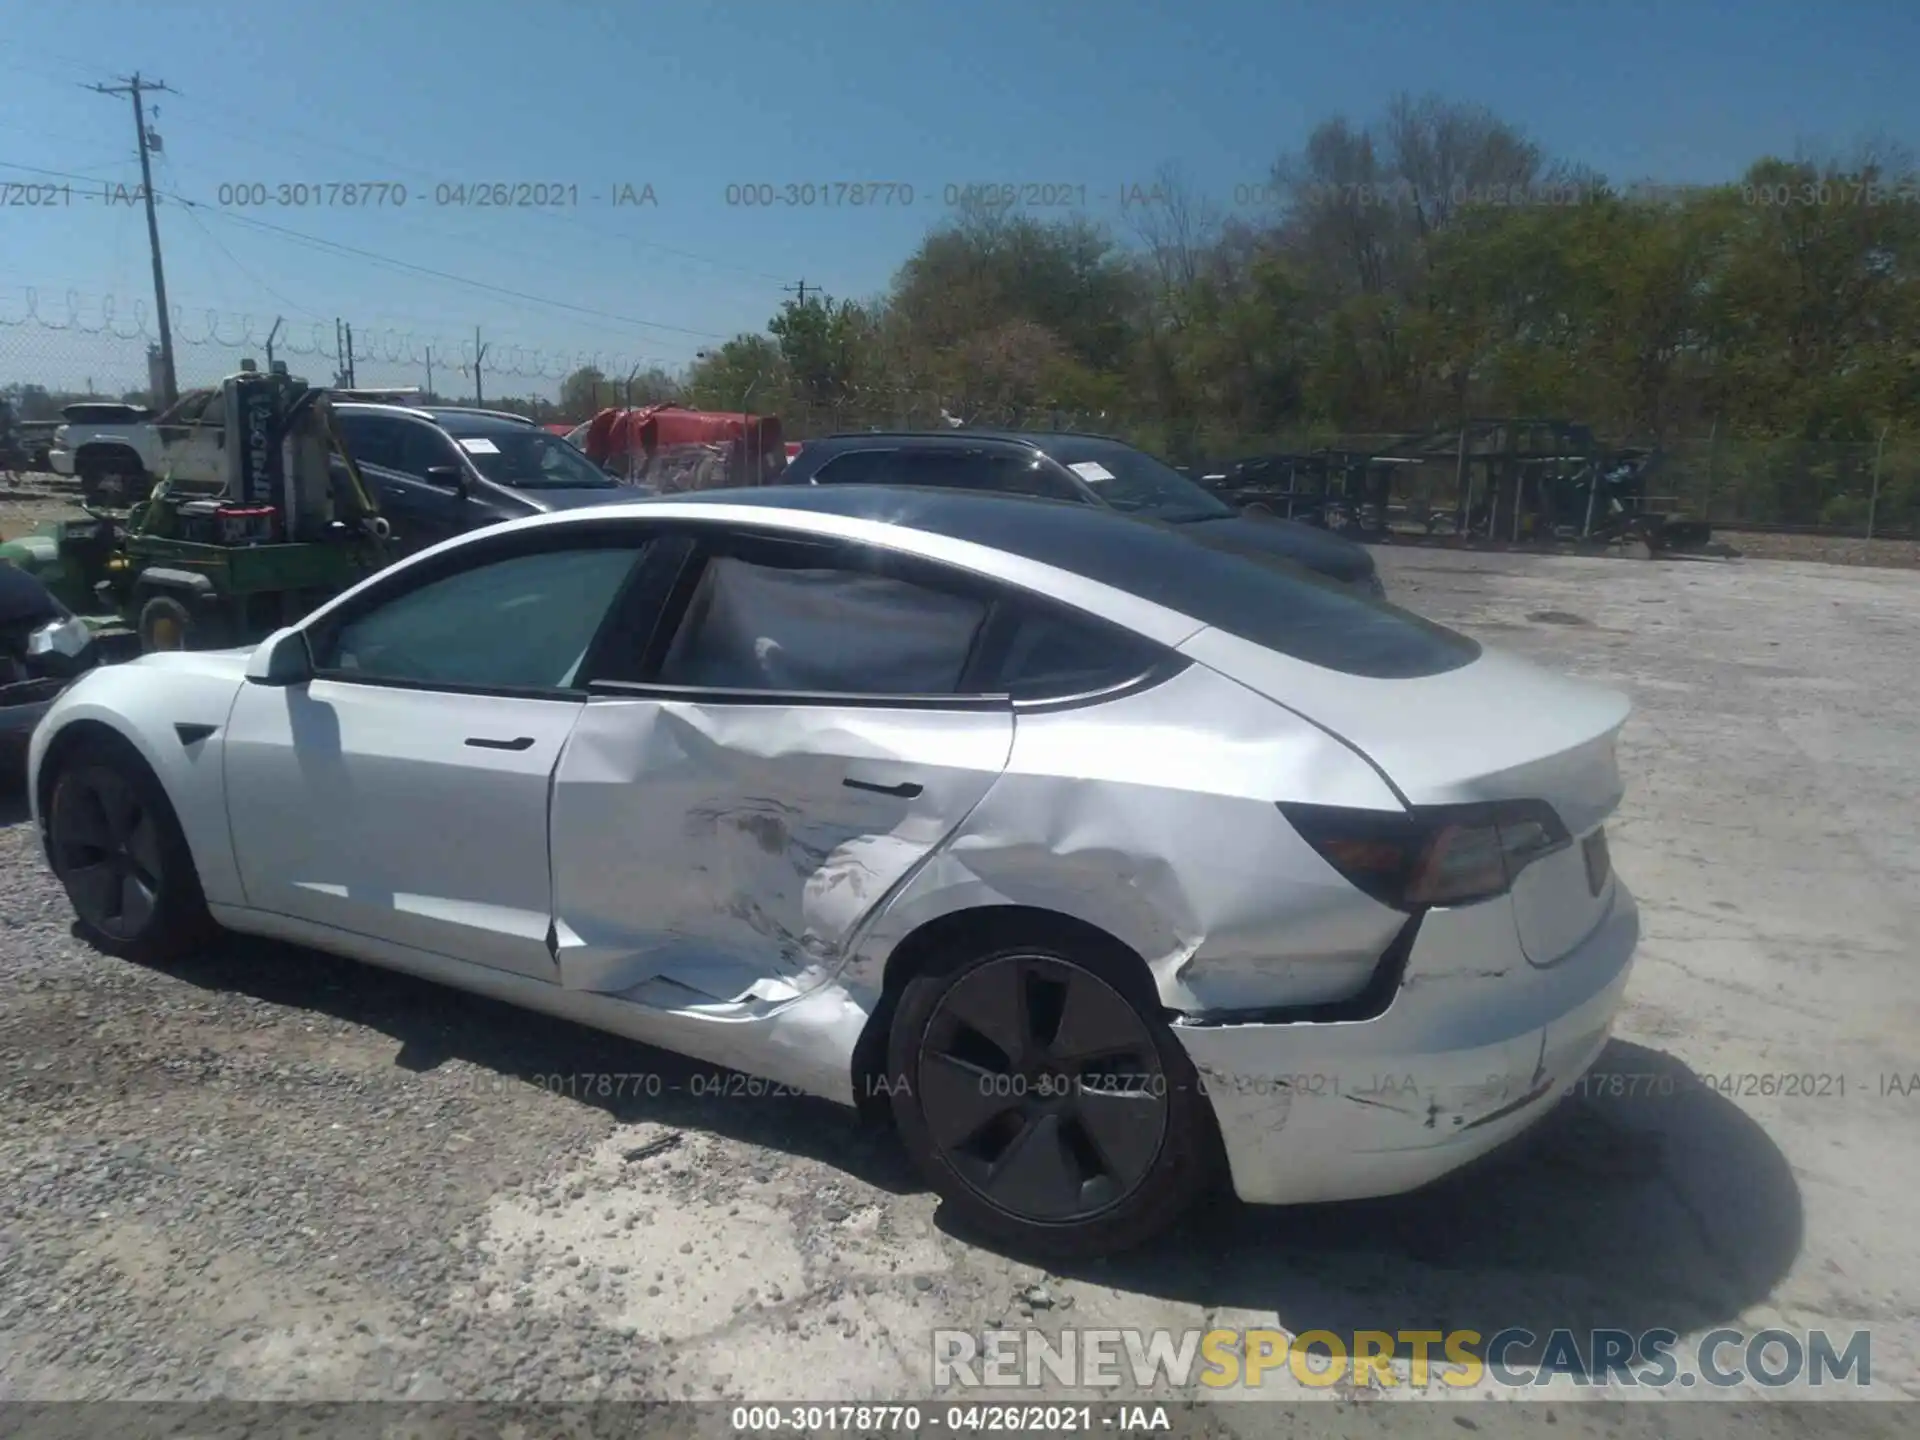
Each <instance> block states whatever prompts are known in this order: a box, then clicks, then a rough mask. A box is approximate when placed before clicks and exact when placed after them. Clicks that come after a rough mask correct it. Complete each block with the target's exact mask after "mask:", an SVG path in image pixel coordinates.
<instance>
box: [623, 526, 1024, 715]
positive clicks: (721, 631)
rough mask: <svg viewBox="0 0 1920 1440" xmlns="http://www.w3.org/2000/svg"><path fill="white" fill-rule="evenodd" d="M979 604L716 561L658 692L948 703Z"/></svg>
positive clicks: (877, 579)
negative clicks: (679, 689) (680, 689)
mask: <svg viewBox="0 0 1920 1440" xmlns="http://www.w3.org/2000/svg"><path fill="white" fill-rule="evenodd" d="M986 615H987V605H986V604H985V602H984V601H981V600H977V599H972V598H969V597H966V596H962V595H955V594H950V593H947V592H945V591H941V590H934V589H929V588H927V587H924V586H920V585H915V584H911V583H909V582H907V581H905V580H901V579H897V578H895V577H893V576H890V575H882V574H875V573H871V572H868V571H865V570H858V569H840V568H834V567H830V566H815V567H792V568H789V567H785V566H779V565H771V564H756V563H753V562H752V561H750V560H747V559H741V558H735V557H733V556H726V555H721V556H715V557H714V558H712V559H710V560H709V561H708V562H707V564H706V567H705V569H704V571H703V572H702V574H701V577H700V582H699V585H698V586H697V588H696V589H695V591H694V594H693V598H692V600H691V602H690V603H689V605H688V608H687V613H686V617H685V619H684V620H683V621H682V622H681V625H680V629H679V631H678V633H677V634H676V635H675V637H674V640H673V644H672V647H671V648H670V649H669V650H668V652H667V656H666V660H665V661H664V663H663V664H662V666H661V669H660V674H659V680H660V683H661V684H663V685H685V686H692V687H699V688H712V689H723V690H759V691H779V692H786V693H812V694H833V695H873V696H885V695H951V694H954V693H955V691H956V690H957V688H958V686H959V683H960V676H961V672H962V671H964V670H965V669H966V665H967V659H968V657H969V656H970V655H971V654H972V652H973V643H974V637H975V636H976V635H977V634H978V633H979V631H980V627H981V624H982V622H983V621H984V620H985V619H986Z"/></svg>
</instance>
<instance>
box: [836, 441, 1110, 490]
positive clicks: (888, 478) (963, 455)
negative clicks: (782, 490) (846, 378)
mask: <svg viewBox="0 0 1920 1440" xmlns="http://www.w3.org/2000/svg"><path fill="white" fill-rule="evenodd" d="M814 483H815V484H817V485H908V486H935V487H938V488H940V489H943V490H987V491H991V492H993V493H996V494H1001V495H1025V496H1028V497H1029V498H1032V499H1037V500H1083V499H1084V498H1085V497H1084V496H1082V495H1081V493H1080V492H1079V491H1078V490H1076V489H1075V488H1074V487H1073V486H1072V485H1070V484H1068V483H1067V482H1066V481H1065V480H1063V479H1061V478H1060V476H1059V475H1057V474H1055V473H1054V472H1053V471H1052V470H1051V469H1049V468H1048V466H1047V464H1046V462H1045V461H1044V460H1043V459H1042V458H1041V457H1040V456H1038V455H1035V454H1033V453H1031V452H1022V451H992V450H962V449H950V448H946V447H941V448H929V449H925V450H913V449H894V450H850V451H848V452H847V453H846V454H844V455H836V456H834V458H833V459H831V460H829V461H827V463H826V464H824V465H822V466H821V467H820V470H819V473H817V474H816V475H815V476H814Z"/></svg>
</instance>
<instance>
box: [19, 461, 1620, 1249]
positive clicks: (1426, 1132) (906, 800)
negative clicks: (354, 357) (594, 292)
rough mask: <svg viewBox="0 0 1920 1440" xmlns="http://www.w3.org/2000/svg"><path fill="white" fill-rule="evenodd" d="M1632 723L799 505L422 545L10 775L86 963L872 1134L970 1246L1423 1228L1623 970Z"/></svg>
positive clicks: (724, 496) (1218, 554)
mask: <svg viewBox="0 0 1920 1440" xmlns="http://www.w3.org/2000/svg"><path fill="white" fill-rule="evenodd" d="M1627 709H1628V707H1627V704H1626V702H1625V700H1624V699H1622V698H1621V697H1620V696H1618V695H1616V694H1614V693H1612V692H1610V691H1605V690H1600V689H1596V688H1593V687H1591V686H1589V685H1587V684H1584V683H1581V682H1576V681H1573V680H1568V679H1563V678H1560V677H1557V676H1554V675H1551V674H1548V673H1546V672H1543V671H1540V670H1537V669H1535V668H1533V667H1531V666H1529V665H1527V664H1524V663H1522V662H1520V661H1518V660H1514V659H1510V658H1506V657H1503V656H1500V655H1497V654H1493V653H1490V652H1485V651H1483V650H1482V649H1481V648H1480V646H1479V645H1477V644H1476V643H1475V642H1473V641H1472V640H1469V639H1467V638H1465V637H1463V636H1461V635H1458V634H1455V633H1453V632H1452V631H1449V630H1446V629H1443V628H1441V627H1439V626H1437V625H1434V624H1431V623H1429V622H1427V621H1425V620H1422V619H1420V618H1418V617H1416V616H1413V615H1410V614H1408V613H1406V612H1405V611H1402V610H1398V609H1395V608H1393V607H1392V606H1390V605H1387V604H1385V603H1381V602H1376V601H1370V600H1367V599H1365V598H1362V597H1357V596H1355V595H1352V594H1351V593H1349V592H1345V591H1342V590H1339V589H1336V588H1333V587H1330V586H1328V585H1327V584H1325V583H1323V582H1321V581H1319V580H1317V579H1315V578H1314V577H1312V576H1310V575H1308V574H1306V573H1305V572H1302V571H1298V570H1294V569H1292V568H1290V567H1288V566H1286V565H1285V564H1284V562H1280V561H1275V560H1272V559H1269V558H1267V557H1262V556H1253V555H1247V556H1241V555H1236V554H1234V553H1231V552H1223V551H1221V550H1220V549H1218V548H1202V547H1200V546H1198V545H1196V544H1194V543H1192V542H1191V541H1189V540H1186V539H1184V538H1182V537H1181V536H1180V535H1179V534H1178V532H1177V531H1163V530H1160V529H1157V528H1155V527H1153V526H1149V525H1145V524H1142V523H1140V522H1139V521H1137V520H1131V519H1124V518H1121V517H1118V516H1114V515H1110V514H1107V513H1105V512H1102V511H1098V510H1094V509H1091V508H1090V507H1084V506H1071V505H1055V504H1050V503H1048V502H1045V501H1037V500H1036V501H1027V500H1011V499H1008V498H1006V497H1002V496H982V495H972V494H964V493H951V492H938V491H927V490H913V491H906V490H888V489H882V488H872V489H869V488H866V487H857V488H856V487H849V488H847V489H831V488H821V489H814V488H810V487H794V488H792V489H765V490H754V491H741V492H731V493H719V492H716V493H712V494H708V495H705V496H702V497H700V498H698V499H675V500H659V501H643V502H640V503H638V504H629V505H622V506H618V507H605V508H596V509H586V510H574V511H569V512H566V513H563V514H559V515H552V516H545V517H540V518H537V519H533V520H528V521H520V522H514V523H510V524H507V525H503V526H499V527H495V528H493V529H490V530H486V531H482V532H479V533H476V534H473V535H469V536H465V537H462V538H460V539H457V540H453V541H449V542H447V543H446V544H444V545H440V546H437V547H435V548H434V549H431V550H428V551H425V552H423V553H422V554H420V555H418V556H416V557H413V558H412V559H410V560H408V561H407V562H405V563H403V564H400V565H397V566H394V567H392V568H390V569H388V570H386V571H384V572H382V573H381V574H379V575H376V576H375V577H373V578H372V579H370V580H368V581H366V582H365V583H364V584H362V585H360V586H359V587H357V588H356V589H354V590H352V591H350V592H348V593H346V594H344V595H342V596H340V597H339V598H338V599H336V600H334V601H332V602H330V603H329V604H327V605H325V606H324V607H323V608H321V609H320V610H318V611H316V612H315V613H314V614H312V615H311V616H309V617H308V618H307V619H306V620H305V621H303V622H302V623H301V624H299V625H297V626H295V627H293V628H291V629H288V630H283V631H281V632H279V633H278V634H276V635H274V636H272V637H270V638H269V639H268V640H267V641H265V642H264V643H262V644H261V645H260V646H259V647H258V648H257V649H254V650H252V651H231V652H209V653H177V654H161V655H152V656H149V657H147V658H145V659H143V660H140V661H138V662H135V663H133V664H128V665H122V666H117V667H112V668H108V669H104V670H100V671H97V672H95V673H93V674H91V675H89V676H87V677H86V678H84V679H82V680H81V681H80V682H79V683H78V684H76V685H74V686H73V687H72V688H71V689H70V690H68V691H67V692H66V693H65V694H64V695H62V696H61V697H60V699H59V700H58V701H57V702H56V703H55V705H54V706H53V708H52V710H51V711H50V713H49V714H48V716H47V718H46V720H45V721H44V723H43V724H42V725H41V726H40V727H39V729H38V730H37V732H36V733H35V735H34V739H33V744H32V750H31V782H30V783H31V796H32V803H33V807H34V815H35V820H36V823H37V824H38V825H39V826H40V829H41V834H42V836H43V838H44V841H45V845H46V850H47V854H48V857H49V860H50V862H51V864H52V866H53V869H54V871H55V873H56V874H57V875H58V876H59V878H60V879H61V881H62V882H63V884H64V885H65V887H66V890H67V893H68V895H69V897H70V898H71V900H72V903H73V905H74V909H75V911H76V912H77V915H78V917H79V924H80V929H81V931H82V933H83V934H84V935H85V936H86V937H87V938H88V939H89V940H90V941H91V942H92V943H93V944H95V945H97V946H98V947H99V948H100V949H102V950H104V951H107V952H108V953H110V954H114V955H120V956H125V957H128V958H132V959H158V958H164V957H166V956H167V955H169V954H174V953H178V952H179V951H180V950H181V949H182V948H183V947H187V946H190V945H193V944H195V943H197V942H199V941H200V940H201V939H203V938H204V937H205V936H206V935H207V933H208V932H209V930H210V929H211V928H212V927H213V926H216V925H217V926H220V927H225V928H227V929H229V930H235V931H245V932H249V933H252V934H257V935H266V936H276V937H280V938H283V939H286V940H290V941H295V942H298V943H300V944H303V945H310V946H316V947H319V948H321V949H325V950H331V951H337V952H340V953H342V954H345V955H349V956H353V957H355V958H358V959H360V960H364V961H367V962H369V963H372V964H375V965H385V966H391V967H394V968H396V969H400V970H406V971H410V972H412V973H414V974H417V975H422V976H426V977H428V978H430V979H433V980H437V981H442V982H445V983H447V984H449V985H454V986H459V987H462V988H464V989H469V990H474V991H479V992H482V993H485V994H488V995H492V996H495V997H498V998H500V999H503V1000H507V1001H510V1002H513V1003H516V1004H521V1005H525V1006H528V1007H530V1008H534V1009H538V1010H543V1011H549V1012H552V1013H554V1014H557V1015H561V1016H566V1017H570V1018H572V1019H574V1020H577V1021H580V1022H583V1023H585V1024H588V1025H593V1026H598V1027H601V1028H604V1029H607V1030H611V1031H614V1032H617V1033H619V1034H622V1035H625V1036H629V1037H632V1038H633V1039H635V1040H638V1041H644V1042H647V1043H649V1044H653V1045H658V1046H661V1047H664V1048H667V1049H670V1050H674V1051H678V1052H682V1053H684V1054H688V1055H691V1056H694V1057H697V1058H699V1059H701V1060H704V1061H708V1062H711V1063H715V1064H720V1065H726V1066H731V1067H735V1068H737V1069H739V1070H742V1071H746V1072H750V1073H752V1074H754V1075H758V1076H762V1077H765V1078H767V1079H769V1080H772V1081H775V1082H779V1083H781V1084H784V1085H787V1086H792V1087H797V1088H800V1089H803V1090H806V1091H808V1092H812V1093H816V1094H819V1095H823V1096H826V1097H829V1098H831V1099H833V1100H837V1101H840V1102H842V1103H846V1104H854V1105H863V1106H864V1105H865V1104H866V1103H867V1102H868V1101H876V1102H878V1106H879V1108H880V1109H882V1110H883V1111H885V1110H890V1112H891V1115H892V1117H893V1120H894V1121H895V1123H896V1125H897V1127H898V1130H899V1133H900V1134H901V1136H902V1138H903V1140H904V1142H905V1144H906V1146H907V1148H908V1149H909V1150H910V1151H911V1153H912V1155H913V1157H914V1159H915V1160H916V1162H917V1163H918V1164H919V1166H920V1167H921V1168H922V1170H923V1171H924V1173H925V1175H926V1177H927V1179H928V1180H929V1182H930V1183H931V1184H932V1185H933V1186H934V1187H935V1188H936V1189H937V1190H938V1191H939V1192H940V1193H941V1194H942V1195H943V1196H944V1197H945V1198H946V1199H947V1201H948V1202H949V1203H950V1204H951V1205H952V1206H953V1207H954V1208H955V1210H956V1211H957V1212H959V1213H960V1215H961V1216H962V1218H964V1219H966V1220H969V1221H971V1222H972V1223H973V1224H974V1226H975V1227H976V1228H977V1229H978V1230H981V1231H984V1232H986V1233H988V1234H989V1235H992V1236H994V1237H996V1238H998V1239H1001V1240H1003V1241H1012V1242H1018V1243H1025V1244H1036V1243H1037V1244H1044V1245H1048V1246H1051V1247H1052V1248H1054V1249H1056V1250H1059V1251H1063V1252H1080V1253H1086V1252H1090V1251H1100V1250H1111V1249H1117V1248H1119V1247H1122V1246H1125V1245H1128V1244H1131V1243H1134V1242H1137V1241H1139V1240H1141V1239H1143V1238H1145V1237H1146V1236H1148V1235H1150V1234H1152V1233H1153V1232H1155V1231H1156V1230H1158V1229H1159V1228H1161V1227H1162V1226H1164V1225H1165V1224H1167V1223H1168V1222H1169V1221H1171V1220H1172V1218H1173V1217H1174V1216H1175V1215H1176V1214H1177V1213H1178V1212H1179V1211H1180V1210H1181V1208H1182V1207H1183V1205H1185V1204H1186V1202H1187V1201H1189V1200H1190V1199H1191V1198H1192V1197H1193V1196H1194V1194H1195V1193H1196V1192H1197V1191H1198V1190H1199V1189H1200V1188H1201V1187H1202V1186H1204V1185H1206V1184H1207V1183H1208V1180H1209V1177H1210V1175H1211V1174H1212V1173H1213V1168H1214V1164H1215V1162H1216V1161H1224V1163H1225V1165H1226V1167H1227V1170H1228V1172H1229V1174H1230V1176H1231V1182H1232V1185H1233V1188H1234V1190H1235V1191H1236V1192H1237V1193H1238V1194H1239V1195H1240V1196H1241V1197H1243V1198H1244V1199H1246V1200H1248V1201H1253V1202H1261V1203H1287V1202H1295V1201H1323V1200H1337V1199H1342V1198H1349V1197H1360V1196H1371V1195H1380V1194H1387V1193H1392V1192H1397V1191H1402V1190H1407V1189H1411V1188H1413V1187H1415V1186H1418V1185H1420V1184H1423V1183H1425V1182H1427V1181H1429V1180H1432V1179H1434V1178H1435V1177H1437V1176H1439V1175H1442V1174H1444V1173H1446V1172H1448V1171H1450V1170H1453V1169H1455V1168H1456V1167H1458V1166H1460V1165H1461V1164H1463V1163H1465V1162H1466V1161H1468V1160H1470V1159H1472V1158H1474V1157H1476V1156H1478V1155H1480V1154H1482V1153H1484V1152H1486V1151H1488V1150H1490V1149H1492V1148H1493V1147H1494V1146H1496V1145H1498V1144H1500V1143H1501V1142H1503V1141H1505V1140H1507V1139H1509V1138H1510V1137H1512V1136H1514V1135H1515V1134H1517V1133H1518V1132H1520V1131H1522V1130H1523V1129H1525V1128H1526V1127H1528V1126H1529V1125H1531V1124H1533V1123H1534V1122H1535V1121H1537V1120H1538V1119H1539V1118H1540V1117H1541V1116H1542V1115H1543V1114H1544V1113H1545V1112H1546V1111H1547V1110H1548V1109H1549V1108H1550V1107H1551V1106H1552V1105H1553V1104H1554V1103H1555V1101H1556V1099H1557V1098H1558V1097H1559V1096H1560V1095H1561V1094H1562V1093H1564V1091H1565V1089H1566V1087H1567V1086H1568V1085H1569V1084H1571V1082H1573V1081H1574V1080H1575V1079H1577V1078H1578V1077H1579V1076H1580V1074H1581V1073H1582V1072H1583V1071H1584V1070H1585V1069H1586V1067H1588V1066H1589V1065H1590V1064H1591V1063H1592V1061H1593V1059H1594V1057H1595V1055H1596V1054H1597V1053H1598V1051H1599V1050H1600V1048H1601V1046H1602V1045H1603V1044H1604V1043H1605V1040H1606V1037H1607V1033H1608V1028H1609V1025H1610V1023H1611V1021H1612V1018H1613V1015H1614V1013H1615V1011H1616V1009H1617V1008H1618V1006H1619V1004H1620V1000H1621V992H1622V989H1623V988H1624V986H1625V984H1626V978H1627V972H1628V968H1629V964H1630V962H1631V959H1632V954H1633V950H1634V946H1635V943H1636V941H1637V938H1638V923H1637V918H1636V912H1635V908H1634V904H1633V901H1632V898H1631V897H1630V896H1629V895H1628V893H1627V891H1626V890H1625V889H1624V888H1623V887H1622V886H1621V885H1620V884H1619V882H1618V881H1617V880H1616V879H1615V878H1614V875H1613V873H1612V870H1611V868H1610V866H1609V863H1608V858H1607V847H1606V841H1605V838H1604V832H1603V829H1602V825H1603V822H1604V821H1605V820H1606V819H1607V816H1608V814H1609V812H1610V811H1611V810H1612V809H1613V808H1614V806H1615V805H1616V804H1617V802H1618V800H1619V798H1620V780H1619V773H1618V769H1617V766H1616V763H1615V755H1614V744H1615V736H1616V734H1617V732H1618V730H1619V728H1620V725H1621V723H1622V722H1623V720H1624V719H1625V718H1626V715H1627Z"/></svg>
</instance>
